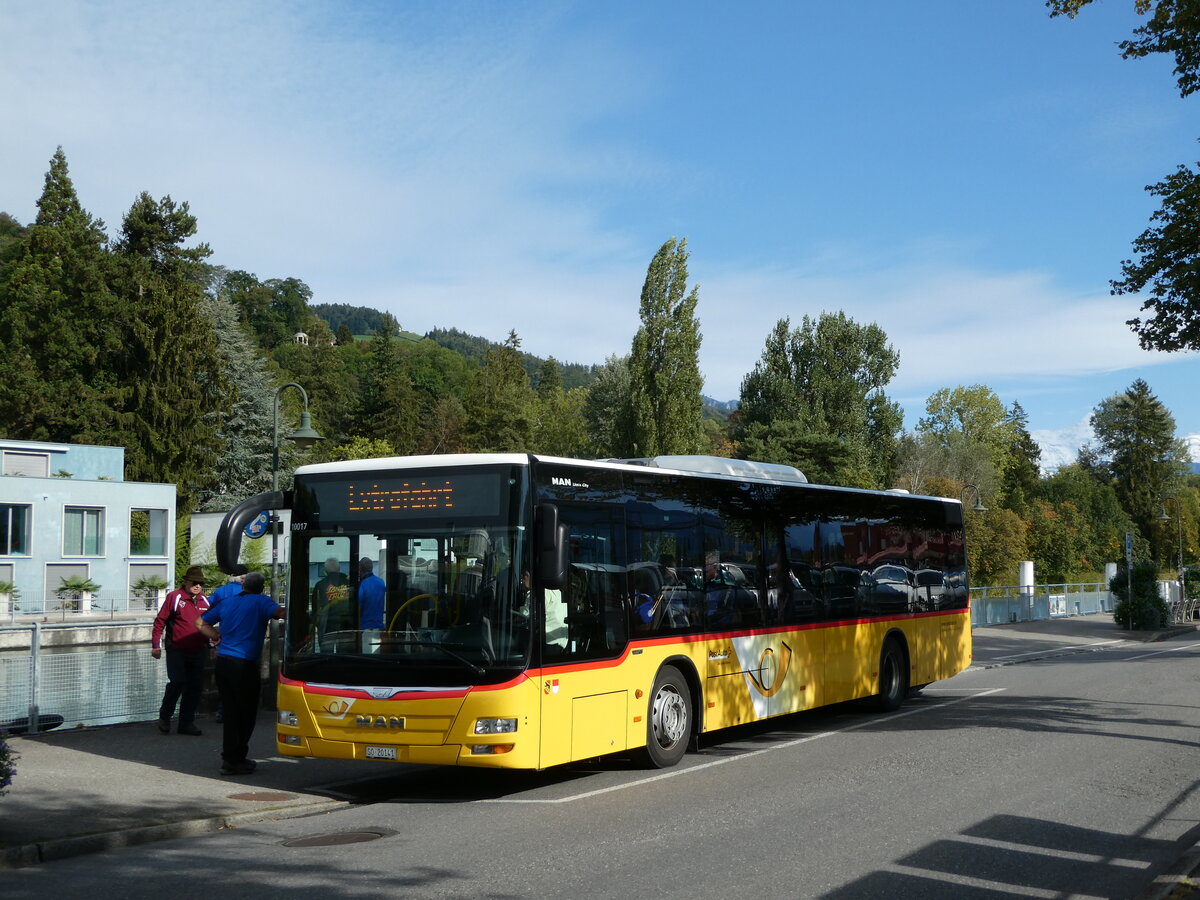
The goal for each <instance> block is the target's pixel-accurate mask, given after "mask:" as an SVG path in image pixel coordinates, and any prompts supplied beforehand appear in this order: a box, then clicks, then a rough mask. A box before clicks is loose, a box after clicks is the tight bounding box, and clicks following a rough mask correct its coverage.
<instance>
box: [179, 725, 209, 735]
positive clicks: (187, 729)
mask: <svg viewBox="0 0 1200 900" xmlns="http://www.w3.org/2000/svg"><path fill="white" fill-rule="evenodd" d="M178 733H179V734H192V735H195V736H196V737H199V736H200V735H202V734H204V732H203V731H201V730H200V729H199V728H197V727H196V726H195V725H180V726H179V731H178Z"/></svg>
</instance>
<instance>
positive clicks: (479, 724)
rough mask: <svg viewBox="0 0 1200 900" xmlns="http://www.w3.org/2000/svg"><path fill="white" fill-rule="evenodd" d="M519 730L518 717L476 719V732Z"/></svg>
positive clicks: (507, 732) (499, 732) (509, 732)
mask: <svg viewBox="0 0 1200 900" xmlns="http://www.w3.org/2000/svg"><path fill="white" fill-rule="evenodd" d="M516 730H517V720H516V719H476V720H475V733H476V734H512V733H513V732H514V731H516Z"/></svg>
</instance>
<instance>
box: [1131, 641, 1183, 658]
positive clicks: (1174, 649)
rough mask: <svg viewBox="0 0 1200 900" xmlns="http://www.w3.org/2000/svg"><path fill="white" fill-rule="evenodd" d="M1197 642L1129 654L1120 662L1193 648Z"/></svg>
mask: <svg viewBox="0 0 1200 900" xmlns="http://www.w3.org/2000/svg"><path fill="white" fill-rule="evenodd" d="M1197 646H1198V645H1197V644H1194V643H1193V644H1181V645H1179V646H1177V647H1168V648H1167V649H1166V650H1155V651H1154V652H1153V653H1143V654H1142V655H1141V656H1130V657H1128V658H1126V659H1124V660H1122V662H1134V661H1135V660H1139V659H1149V658H1150V657H1151V656H1162V655H1163V654H1164V653H1178V652H1179V651H1180V650H1195V649H1196V647H1197Z"/></svg>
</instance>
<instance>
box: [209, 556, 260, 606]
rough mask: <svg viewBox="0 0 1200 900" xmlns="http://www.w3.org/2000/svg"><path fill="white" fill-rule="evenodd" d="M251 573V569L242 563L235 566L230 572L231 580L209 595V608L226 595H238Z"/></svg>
mask: <svg viewBox="0 0 1200 900" xmlns="http://www.w3.org/2000/svg"><path fill="white" fill-rule="evenodd" d="M249 574H250V570H249V569H248V568H246V567H245V566H244V565H242V564H241V563H238V564H237V565H236V566H234V567H233V571H232V572H230V573H229V581H228V582H227V583H225V584H223V585H221V586H220V587H219V588H217V589H216V590H215V591H213V592H212V593H211V594H209V595H208V608H209V609H212V608H213V607H214V606H216V605H217V604H218V603H220V602H221V601H222V600H224V599H225V598H226V597H236V596H237V595H238V594H240V593H241V592H242V582H243V581H245V580H246V576H247V575H249Z"/></svg>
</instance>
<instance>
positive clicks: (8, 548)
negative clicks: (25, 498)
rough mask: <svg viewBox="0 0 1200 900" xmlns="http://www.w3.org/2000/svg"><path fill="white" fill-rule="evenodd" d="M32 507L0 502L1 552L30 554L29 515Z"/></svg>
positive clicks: (5, 553)
mask: <svg viewBox="0 0 1200 900" xmlns="http://www.w3.org/2000/svg"><path fill="white" fill-rule="evenodd" d="M31 510H32V507H30V506H22V505H18V504H14V503H0V554H3V555H5V556H18V555H19V556H27V555H28V554H29V516H30V512H31Z"/></svg>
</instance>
